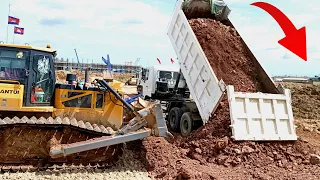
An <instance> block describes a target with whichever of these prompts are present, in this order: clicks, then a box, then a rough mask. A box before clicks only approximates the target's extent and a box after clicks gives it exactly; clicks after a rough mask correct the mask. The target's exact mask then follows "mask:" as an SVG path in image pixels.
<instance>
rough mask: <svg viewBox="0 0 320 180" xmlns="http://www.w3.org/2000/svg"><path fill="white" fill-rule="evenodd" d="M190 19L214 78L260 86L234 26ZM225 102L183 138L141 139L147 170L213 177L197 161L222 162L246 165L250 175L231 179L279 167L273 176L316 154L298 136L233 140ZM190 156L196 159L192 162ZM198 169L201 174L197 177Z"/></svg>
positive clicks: (243, 87)
mask: <svg viewBox="0 0 320 180" xmlns="http://www.w3.org/2000/svg"><path fill="white" fill-rule="evenodd" d="M189 22H190V25H191V27H192V29H193V30H194V32H195V35H196V36H197V38H198V41H199V43H200V45H201V46H202V48H203V50H204V52H205V54H206V56H207V58H208V60H209V62H210V64H211V66H212V68H213V69H214V71H215V73H216V75H217V77H218V79H223V81H224V82H225V83H226V84H230V85H234V87H235V90H236V91H243V92H257V91H262V92H263V91H264V89H263V86H262V84H261V83H259V82H260V81H259V80H258V76H257V72H256V70H255V69H254V68H253V67H254V66H253V63H252V61H251V59H250V58H249V56H248V53H247V51H246V50H245V48H244V47H243V45H242V43H241V37H239V36H238V35H237V33H236V31H235V30H234V29H232V28H230V27H227V26H225V25H223V24H221V23H220V22H216V21H215V20H212V19H196V20H190V21H189ZM228 106H229V105H228V101H227V99H226V97H225V98H224V99H223V100H222V102H221V103H220V106H219V107H218V109H217V110H216V112H215V114H214V115H213V116H212V118H211V119H210V120H209V122H208V123H207V124H206V125H205V126H202V127H200V128H199V129H197V130H196V131H194V132H192V133H191V135H190V136H189V137H187V138H183V137H181V136H180V135H176V138H175V140H174V142H172V144H170V143H167V142H164V140H161V138H157V139H154V138H150V139H148V140H145V141H144V142H143V146H144V147H145V150H144V151H143V153H142V157H146V158H145V159H144V160H145V162H146V164H148V166H149V167H151V168H149V171H151V172H152V173H153V174H157V175H158V176H159V177H169V178H170V177H171V178H176V177H179V176H180V177H181V176H183V178H186V179H188V178H191V179H192V178H199V179H210V178H212V177H214V175H212V174H211V173H212V172H210V171H213V172H214V171H215V169H210V170H209V172H208V171H207V172H203V170H201V168H204V167H203V166H202V165H205V166H206V167H208V166H213V165H215V167H216V166H218V167H221V166H219V165H223V166H226V167H230V166H232V167H236V168H240V169H241V168H245V169H250V170H249V172H250V173H249V174H247V175H246V176H242V177H236V179H246V178H248V177H253V178H263V179H264V178H266V174H267V173H269V174H270V176H271V177H272V175H274V174H275V172H269V171H268V169H269V167H270V169H278V170H277V172H278V173H277V175H279V176H281V177H284V176H283V175H282V173H281V172H283V171H284V170H286V169H290V168H291V170H292V169H294V167H297V166H299V167H300V166H301V167H302V166H308V165H310V160H311V154H312V153H319V152H316V151H315V150H313V149H312V148H311V147H309V144H308V143H307V142H305V141H303V140H298V141H295V142H264V143H262V142H234V141H232V139H230V137H231V129H230V127H229V124H230V115H229V107H228ZM179 161H183V162H184V166H185V167H186V168H184V169H182V170H181V166H180V165H179V164H178V163H177V162H179ZM194 161H197V162H198V164H197V165H196V166H195V163H194ZM149 164H153V166H150V165H149ZM304 164H306V165H304ZM254 168H256V169H258V170H260V171H262V172H264V173H258V174H257V173H255V172H254V171H251V169H254ZM281 168H282V169H281ZM204 169H205V168H204ZM218 169H219V168H218ZM280 171H281V172H280ZM162 173H164V174H162ZM197 173H200V174H201V175H199V174H198V175H199V176H197ZM297 174H299V173H297ZM245 177H246V178H245ZM273 177H274V178H276V177H277V176H273ZM277 178H278V177H277Z"/></svg>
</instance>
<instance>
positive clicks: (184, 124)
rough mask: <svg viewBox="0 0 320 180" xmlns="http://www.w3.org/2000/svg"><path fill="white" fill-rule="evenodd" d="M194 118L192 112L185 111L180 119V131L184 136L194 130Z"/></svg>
mask: <svg viewBox="0 0 320 180" xmlns="http://www.w3.org/2000/svg"><path fill="white" fill-rule="evenodd" d="M192 124H193V120H192V117H191V112H185V113H183V115H182V116H181V120H180V131H181V135H182V136H188V135H189V134H190V133H191V131H192Z"/></svg>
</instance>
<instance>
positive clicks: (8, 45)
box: [0, 43, 56, 53]
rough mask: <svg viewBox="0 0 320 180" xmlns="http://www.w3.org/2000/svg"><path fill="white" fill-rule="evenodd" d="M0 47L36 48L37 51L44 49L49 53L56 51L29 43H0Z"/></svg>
mask: <svg viewBox="0 0 320 180" xmlns="http://www.w3.org/2000/svg"><path fill="white" fill-rule="evenodd" d="M0 47H12V48H21V49H31V50H37V51H44V52H49V53H54V52H56V50H55V49H51V48H47V47H35V46H30V45H20V44H1V43H0Z"/></svg>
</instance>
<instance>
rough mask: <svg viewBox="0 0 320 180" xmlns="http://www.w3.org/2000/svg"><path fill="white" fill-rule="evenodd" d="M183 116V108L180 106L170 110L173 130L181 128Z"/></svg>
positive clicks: (170, 123) (170, 122) (170, 121)
mask: <svg viewBox="0 0 320 180" xmlns="http://www.w3.org/2000/svg"><path fill="white" fill-rule="evenodd" d="M181 116H182V110H181V109H180V108H178V107H174V108H172V109H171V110H170V112H169V118H168V120H169V125H170V129H171V130H172V131H178V130H179V123H180V118H181Z"/></svg>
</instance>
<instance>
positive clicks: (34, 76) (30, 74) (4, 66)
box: [0, 44, 55, 106]
mask: <svg viewBox="0 0 320 180" xmlns="http://www.w3.org/2000/svg"><path fill="white" fill-rule="evenodd" d="M54 57H55V50H53V49H50V48H36V47H32V46H29V45H16V44H0V88H1V89H2V91H3V93H8V94H10V93H22V92H23V100H22V101H23V102H22V106H39V105H40V106H50V105H52V103H51V101H52V97H53V95H54V85H55V73H54V72H55V71H54V62H53V60H54ZM6 84H18V85H19V86H20V85H22V87H23V90H22V92H21V91H14V90H12V89H11V90H10V89H6V88H2V87H4V86H6Z"/></svg>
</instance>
